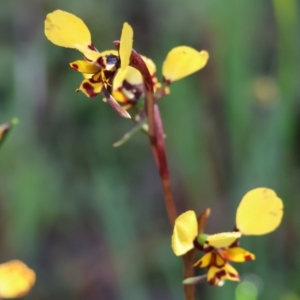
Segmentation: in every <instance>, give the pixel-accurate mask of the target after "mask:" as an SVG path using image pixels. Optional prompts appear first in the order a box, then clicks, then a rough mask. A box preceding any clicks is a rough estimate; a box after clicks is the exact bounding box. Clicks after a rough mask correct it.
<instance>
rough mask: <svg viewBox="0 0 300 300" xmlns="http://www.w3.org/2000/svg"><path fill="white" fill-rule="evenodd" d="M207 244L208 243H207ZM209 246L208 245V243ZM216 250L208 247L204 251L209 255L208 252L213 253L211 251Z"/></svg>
mask: <svg viewBox="0 0 300 300" xmlns="http://www.w3.org/2000/svg"><path fill="white" fill-rule="evenodd" d="M205 243H206V242H205ZM207 244H208V243H207ZM214 249H215V248H214V247H212V246H208V247H205V248H204V249H203V251H204V252H205V253H207V252H211V251H213V250H214Z"/></svg>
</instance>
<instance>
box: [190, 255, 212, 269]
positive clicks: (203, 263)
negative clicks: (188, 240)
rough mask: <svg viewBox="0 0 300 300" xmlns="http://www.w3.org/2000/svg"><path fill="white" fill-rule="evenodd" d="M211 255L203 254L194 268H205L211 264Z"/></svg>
mask: <svg viewBox="0 0 300 300" xmlns="http://www.w3.org/2000/svg"><path fill="white" fill-rule="evenodd" d="M211 256H212V253H211V252H208V253H206V254H204V255H203V256H202V257H201V258H200V259H199V260H198V261H197V262H196V263H195V264H194V267H199V268H206V267H207V266H209V265H210V263H211Z"/></svg>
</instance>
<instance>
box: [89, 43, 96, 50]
mask: <svg viewBox="0 0 300 300" xmlns="http://www.w3.org/2000/svg"><path fill="white" fill-rule="evenodd" d="M88 48H89V49H90V50H92V51H97V50H96V48H95V46H94V45H93V44H90V45H88Z"/></svg>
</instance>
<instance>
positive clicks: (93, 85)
mask: <svg viewBox="0 0 300 300" xmlns="http://www.w3.org/2000/svg"><path fill="white" fill-rule="evenodd" d="M102 86H103V84H102V82H94V81H93V80H92V79H84V80H83V81H82V82H81V84H80V86H79V87H78V88H77V90H76V92H79V91H81V92H83V93H84V94H85V95H86V96H87V97H89V98H92V97H95V96H97V95H98V94H99V93H101V90H102Z"/></svg>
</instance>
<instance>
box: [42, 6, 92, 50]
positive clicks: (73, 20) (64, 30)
mask: <svg viewBox="0 0 300 300" xmlns="http://www.w3.org/2000/svg"><path fill="white" fill-rule="evenodd" d="M45 35H46V37H47V38H48V40H50V41H51V42H52V43H53V44H55V45H57V46H61V47H67V48H74V49H77V50H79V51H85V50H88V49H89V48H88V46H90V45H91V34H90V32H89V30H88V28H87V26H86V25H85V24H84V22H83V21H82V20H81V19H79V18H78V17H76V16H75V15H73V14H70V13H68V12H65V11H62V10H55V11H54V12H52V13H49V14H48V15H47V16H46V20H45Z"/></svg>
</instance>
